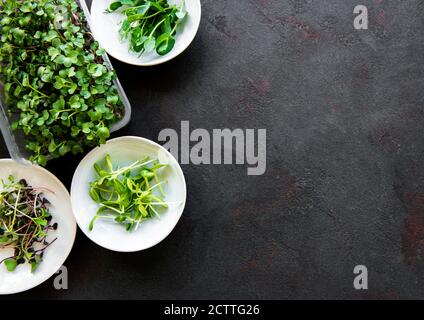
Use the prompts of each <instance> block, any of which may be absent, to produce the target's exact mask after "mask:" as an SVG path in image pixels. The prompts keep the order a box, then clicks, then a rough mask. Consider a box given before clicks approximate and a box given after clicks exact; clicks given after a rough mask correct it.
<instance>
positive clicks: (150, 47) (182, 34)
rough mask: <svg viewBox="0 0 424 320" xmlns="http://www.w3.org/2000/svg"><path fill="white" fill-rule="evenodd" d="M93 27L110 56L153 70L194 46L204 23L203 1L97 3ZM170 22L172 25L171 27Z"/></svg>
mask: <svg viewBox="0 0 424 320" xmlns="http://www.w3.org/2000/svg"><path fill="white" fill-rule="evenodd" d="M90 13H91V14H90V17H89V23H90V25H91V29H92V32H93V35H94V37H95V39H96V40H97V41H99V43H100V45H101V46H102V47H103V48H104V49H105V50H106V52H107V53H108V54H109V55H111V56H112V57H114V58H115V59H118V60H120V61H122V62H125V63H128V64H132V65H137V66H152V65H157V64H161V63H164V62H167V61H169V60H171V59H173V58H175V57H177V56H178V55H179V54H181V53H182V52H183V51H184V50H186V49H187V47H188V46H189V45H190V44H191V42H192V41H193V39H194V38H195V36H196V33H197V31H198V29H199V25H200V20H201V4H200V0H151V1H144V0H129V1H128V0H127V1H119V0H96V1H92V5H91V8H90ZM169 22H170V23H169Z"/></svg>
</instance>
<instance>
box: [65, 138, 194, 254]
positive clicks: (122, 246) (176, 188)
mask: <svg viewBox="0 0 424 320" xmlns="http://www.w3.org/2000/svg"><path fill="white" fill-rule="evenodd" d="M108 154H109V155H110V156H111V158H112V162H113V166H114V168H116V167H117V166H121V167H122V166H126V165H129V164H131V163H134V162H135V161H137V160H140V159H142V158H144V157H146V156H148V157H150V158H151V159H157V160H159V162H160V163H162V164H167V166H166V167H165V168H163V169H161V179H163V180H164V181H166V184H165V186H164V189H165V190H164V191H165V193H166V197H165V199H164V200H165V201H166V202H168V203H170V204H169V208H168V209H166V210H164V211H163V212H161V215H160V219H158V218H156V217H153V218H151V219H149V220H148V221H145V222H143V223H141V224H140V225H139V227H138V229H137V230H133V231H126V230H125V227H124V226H122V225H120V224H118V223H116V222H115V221H113V220H112V219H98V220H97V221H96V222H95V224H94V229H93V230H92V231H90V230H89V224H90V221H91V220H92V218H93V217H94V215H95V213H96V211H97V210H98V208H99V205H98V204H97V203H95V202H94V201H93V200H92V199H91V197H90V195H89V189H90V187H89V184H90V182H92V181H94V180H95V179H96V178H97V176H96V173H95V171H94V169H93V166H94V164H95V163H98V162H100V161H103V160H104V159H105V157H106V155H108ZM186 197H187V189H186V183H185V179H184V174H183V171H182V170H181V167H180V165H179V164H178V162H177V160H175V158H174V157H173V156H172V155H171V154H170V153H169V152H168V151H167V150H166V149H165V148H163V147H162V146H160V145H159V144H157V143H155V142H153V141H150V140H147V139H144V138H140V137H120V138H116V139H112V140H109V141H108V142H107V143H106V144H104V145H102V146H100V147H97V148H95V149H94V150H92V151H91V152H90V153H89V154H88V155H87V156H86V157H85V158H84V159H83V160H82V161H81V163H80V164H79V166H78V168H77V170H76V171H75V174H74V177H73V179H72V186H71V202H72V208H73V211H74V215H75V218H76V220H77V223H78V226H79V227H80V228H81V230H82V231H83V232H84V233H85V235H86V236H87V237H88V238H90V239H91V240H92V241H94V242H95V243H97V244H98V245H99V246H102V247H104V248H106V249H109V250H112V251H118V252H135V251H140V250H145V249H148V248H150V247H153V246H155V245H156V244H158V243H159V242H161V241H162V240H163V239H165V238H166V237H167V236H168V235H169V234H170V233H171V231H172V230H173V229H174V228H175V226H176V224H177V222H178V220H179V219H180V217H181V215H182V213H183V211H184V206H185V202H186Z"/></svg>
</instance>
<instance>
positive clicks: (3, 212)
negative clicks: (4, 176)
mask: <svg viewBox="0 0 424 320" xmlns="http://www.w3.org/2000/svg"><path fill="white" fill-rule="evenodd" d="M1 185H2V191H1V192H0V249H6V250H7V249H9V250H13V255H11V256H10V257H7V258H5V259H3V260H2V261H0V264H2V263H3V262H4V265H5V266H6V268H7V270H8V271H14V270H15V269H16V267H17V266H18V265H20V264H23V263H25V262H28V263H30V265H31V272H34V271H36V270H37V268H38V266H39V265H40V263H41V262H42V260H43V255H44V251H45V250H46V249H47V248H48V247H49V246H50V245H51V244H52V243H53V242H55V241H56V239H54V240H52V241H50V242H48V241H47V236H48V233H49V231H51V230H56V229H57V223H52V216H51V214H50V212H49V201H48V200H47V199H45V198H44V196H43V193H42V190H45V189H39V188H33V187H31V186H29V185H28V184H27V182H26V181H25V180H20V181H15V178H14V177H13V176H9V179H8V181H7V182H5V181H3V180H1Z"/></svg>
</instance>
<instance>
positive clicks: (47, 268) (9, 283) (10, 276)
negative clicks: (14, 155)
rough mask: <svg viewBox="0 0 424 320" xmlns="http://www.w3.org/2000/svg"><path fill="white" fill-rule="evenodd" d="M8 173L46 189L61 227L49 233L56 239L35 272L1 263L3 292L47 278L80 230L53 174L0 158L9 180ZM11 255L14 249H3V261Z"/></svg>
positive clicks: (3, 174)
mask: <svg viewBox="0 0 424 320" xmlns="http://www.w3.org/2000/svg"><path fill="white" fill-rule="evenodd" d="M9 175H13V176H14V177H15V179H16V180H17V181H19V180H20V179H25V180H26V181H27V182H28V184H29V185H30V186H32V187H38V188H45V189H46V191H44V192H43V195H44V196H45V198H46V199H47V200H48V201H50V204H51V208H50V211H51V213H52V216H53V220H52V222H57V224H58V228H57V230H56V231H52V232H49V236H48V238H47V240H48V241H52V240H53V239H54V238H57V240H56V241H55V242H54V243H52V244H51V246H49V247H48V248H47V249H46V251H45V252H44V256H43V262H42V263H41V264H40V266H39V267H38V269H37V270H36V271H35V272H34V273H31V266H30V265H29V264H28V263H25V264H22V265H19V266H18V267H17V269H16V270H15V271H13V272H9V271H7V270H6V267H5V266H4V263H3V264H1V265H0V295H1V294H12V293H18V292H22V291H25V290H29V289H32V288H34V287H35V286H38V285H39V284H41V283H43V282H44V281H46V280H48V279H49V278H50V277H51V276H52V275H54V274H55V272H57V271H58V270H59V268H60V267H61V266H62V265H63V263H64V262H65V260H66V258H67V257H68V255H69V253H70V252H71V249H72V246H73V244H74V241H75V235H76V231H77V226H76V224H75V219H74V216H73V214H72V208H71V201H70V198H69V193H68V191H67V190H66V188H65V187H64V186H63V184H62V183H61V182H60V181H59V179H57V178H56V177H55V176H54V175H53V174H52V173H50V172H49V171H47V170H46V169H44V168H41V167H39V166H34V165H23V164H20V163H18V162H15V161H13V160H10V159H2V160H0V178H1V179H3V180H5V181H7V178H8V176H9ZM11 255H13V250H9V249H2V250H0V260H3V259H5V258H7V257H10V256H11ZM52 285H53V284H52Z"/></svg>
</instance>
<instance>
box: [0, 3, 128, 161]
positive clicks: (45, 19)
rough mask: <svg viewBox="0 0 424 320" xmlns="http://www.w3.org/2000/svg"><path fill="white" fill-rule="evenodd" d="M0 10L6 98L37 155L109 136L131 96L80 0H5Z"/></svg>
mask: <svg viewBox="0 0 424 320" xmlns="http://www.w3.org/2000/svg"><path fill="white" fill-rule="evenodd" d="M135 2H136V1H121V2H120V3H121V4H122V6H128V5H133V4H135ZM112 7H113V8H115V10H116V9H118V7H117V4H115V5H114V6H112ZM0 17H1V18H0V26H1V27H0V78H1V79H2V82H3V84H4V96H5V97H4V98H5V102H6V105H7V108H8V110H7V111H8V114H10V115H11V117H12V118H13V119H16V120H14V121H13V123H12V128H13V129H14V130H20V131H22V132H23V133H24V135H25V137H26V141H27V148H28V150H29V151H30V152H31V153H32V157H31V160H33V161H35V162H38V163H39V164H40V165H45V164H46V163H47V160H49V159H52V158H57V157H61V156H63V155H65V154H67V153H69V152H72V153H79V152H82V151H83V148H86V147H93V146H95V145H98V144H101V143H104V142H105V140H106V139H107V138H108V137H109V136H110V128H111V126H112V125H113V124H114V123H116V122H117V121H118V120H119V119H121V118H122V116H123V104H122V101H121V99H120V97H119V94H118V90H117V88H116V86H115V85H114V84H113V81H114V79H115V77H116V76H115V74H114V72H112V71H110V70H109V69H108V67H107V65H106V63H105V61H104V60H103V55H104V53H105V52H104V50H103V49H101V48H99V44H98V43H97V42H96V41H94V39H93V37H92V35H91V33H90V32H89V29H88V27H87V23H86V20H85V17H84V14H83V12H82V10H81V9H80V7H79V6H78V4H77V2H76V1H75V0H39V1H12V0H3V1H2V5H1V6H0ZM99 101H101V102H102V103H99ZM87 123H88V124H89V125H88V124H87ZM88 129H89V130H88Z"/></svg>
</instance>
